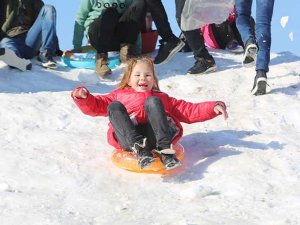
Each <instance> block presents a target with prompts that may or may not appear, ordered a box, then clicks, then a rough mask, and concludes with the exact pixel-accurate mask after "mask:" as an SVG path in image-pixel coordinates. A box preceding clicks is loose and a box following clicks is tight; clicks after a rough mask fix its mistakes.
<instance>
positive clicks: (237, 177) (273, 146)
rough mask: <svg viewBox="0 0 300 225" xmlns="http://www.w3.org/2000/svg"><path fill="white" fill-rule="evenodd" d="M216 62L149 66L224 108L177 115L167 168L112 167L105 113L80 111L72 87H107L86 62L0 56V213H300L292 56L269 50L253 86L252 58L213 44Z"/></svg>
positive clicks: (159, 217)
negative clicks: (174, 147) (203, 71)
mask: <svg viewBox="0 0 300 225" xmlns="http://www.w3.org/2000/svg"><path fill="white" fill-rule="evenodd" d="M212 54H213V56H214V57H215V59H216V62H217V65H218V72H215V73H212V74H208V75H203V76H186V75H184V73H185V72H186V70H187V69H188V68H190V67H191V66H192V64H193V62H194V60H193V56H192V55H191V54H190V53H178V54H177V55H176V56H175V57H174V59H172V61H170V62H169V63H168V64H165V65H161V66H157V67H156V69H157V73H158V75H159V78H160V87H161V89H162V90H163V91H166V92H167V93H168V94H170V95H171V96H173V97H177V98H182V99H185V100H188V101H192V102H198V101H208V100H223V101H225V102H226V103H227V106H228V113H229V119H228V120H227V121H224V120H223V118H222V117H221V116H220V117H218V118H216V119H213V120H210V121H207V122H204V123H196V124H191V125H187V124H184V137H183V138H182V140H181V144H182V145H183V146H184V147H185V150H186V154H185V157H186V159H185V161H184V166H183V168H182V170H181V172H179V173H175V174H171V175H169V176H161V175H149V174H137V173H132V172H127V171H124V170H121V169H119V168H117V167H115V166H114V165H113V164H112V162H111V160H110V157H111V154H112V151H113V148H112V147H111V146H109V145H108V144H107V142H106V130H107V123H108V119H107V118H104V117H94V118H93V117H88V116H86V115H83V114H82V113H81V112H80V111H79V109H78V108H77V107H76V106H75V105H74V103H73V102H72V100H71V98H70V92H71V90H72V89H73V88H74V87H76V86H79V85H86V86H87V87H88V88H89V89H90V90H91V91H92V92H93V93H95V94H98V93H100V94H101V93H107V92H110V91H111V90H113V89H114V88H116V87H117V83H118V82H119V80H120V74H121V72H122V68H118V69H115V70H114V72H113V75H112V76H111V79H107V80H100V79H98V78H97V77H96V76H95V75H94V74H93V71H88V70H81V69H72V70H70V69H68V68H65V67H62V68H61V69H60V71H47V70H43V69H41V68H40V67H39V66H37V65H34V67H33V70H32V71H28V72H19V71H17V70H14V69H10V68H8V67H7V66H5V64H3V63H2V62H0V102H1V107H0V152H1V157H0V224H1V225H2V224H3V225H19V224H22V225H102V224H103V225H107V224H113V225H119V224H120V225H141V224H142V225H148V224H149V225H200V224H201V225H218V224H220V225H221V224H222V225H223V224H230V225H241V224H247V225H248V224H249V225H252V224H253V225H284V224H287V225H296V224H300V164H299V161H300V150H299V149H300V140H299V139H300V113H299V112H300V75H299V73H300V69H299V68H300V57H297V56H295V55H293V54H291V53H289V52H283V53H280V54H272V60H271V65H270V73H269V79H268V82H269V85H270V87H271V88H272V91H271V93H270V94H267V95H264V96H258V97H255V96H252V95H251V94H250V89H251V88H252V84H253V83H252V82H253V79H254V68H242V67H241V65H240V60H241V55H232V54H229V53H227V52H224V51H212Z"/></svg>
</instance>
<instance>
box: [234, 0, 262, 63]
mask: <svg viewBox="0 0 300 225" xmlns="http://www.w3.org/2000/svg"><path fill="white" fill-rule="evenodd" d="M235 5H236V26H237V28H238V30H239V32H240V34H241V37H242V40H243V43H244V46H245V53H244V57H243V61H242V64H243V65H244V66H246V67H247V66H252V65H253V64H254V62H255V59H256V53H257V50H258V49H257V45H256V40H255V36H254V34H253V32H252V29H251V7H252V0H236V1H235Z"/></svg>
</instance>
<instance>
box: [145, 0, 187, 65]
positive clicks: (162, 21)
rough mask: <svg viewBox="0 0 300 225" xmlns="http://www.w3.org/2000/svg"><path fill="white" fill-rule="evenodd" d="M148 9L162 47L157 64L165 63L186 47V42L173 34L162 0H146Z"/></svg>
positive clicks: (155, 60)
mask: <svg viewBox="0 0 300 225" xmlns="http://www.w3.org/2000/svg"><path fill="white" fill-rule="evenodd" d="M146 4H147V6H148V9H149V11H150V13H151V15H152V18H153V21H154V23H155V25H156V28H157V31H158V34H159V35H160V36H161V38H162V39H161V40H159V43H160V47H159V50H158V53H157V55H156V57H155V59H154V63H155V64H164V63H167V62H168V61H170V59H171V58H172V57H173V56H174V55H175V54H176V53H177V52H179V51H180V50H181V49H182V48H183V47H184V42H183V41H181V40H180V39H179V38H178V37H176V36H175V35H174V34H173V31H172V29H171V26H170V23H169V21H168V16H167V13H166V10H165V8H164V6H163V4H162V2H161V0H146Z"/></svg>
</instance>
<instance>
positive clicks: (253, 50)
mask: <svg viewBox="0 0 300 225" xmlns="http://www.w3.org/2000/svg"><path fill="white" fill-rule="evenodd" d="M256 54H257V46H256V44H250V45H248V46H247V48H246V50H245V54H244V58H243V61H242V64H243V66H244V67H250V66H253V65H254V63H255V60H256Z"/></svg>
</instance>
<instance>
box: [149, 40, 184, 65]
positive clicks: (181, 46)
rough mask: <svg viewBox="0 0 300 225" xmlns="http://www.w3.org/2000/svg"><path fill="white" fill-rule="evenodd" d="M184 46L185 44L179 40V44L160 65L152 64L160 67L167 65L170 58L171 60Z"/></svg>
mask: <svg viewBox="0 0 300 225" xmlns="http://www.w3.org/2000/svg"><path fill="white" fill-rule="evenodd" d="M184 45H185V43H184V42H183V41H181V40H180V43H179V44H178V45H177V46H176V47H175V48H173V50H172V51H171V52H170V54H169V55H168V57H167V58H166V59H165V60H164V61H162V62H161V63H154V64H156V65H162V64H166V63H168V62H169V61H170V60H171V58H173V56H174V55H175V54H176V53H178V52H179V51H180V50H181V49H182V48H183V47H184Z"/></svg>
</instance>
